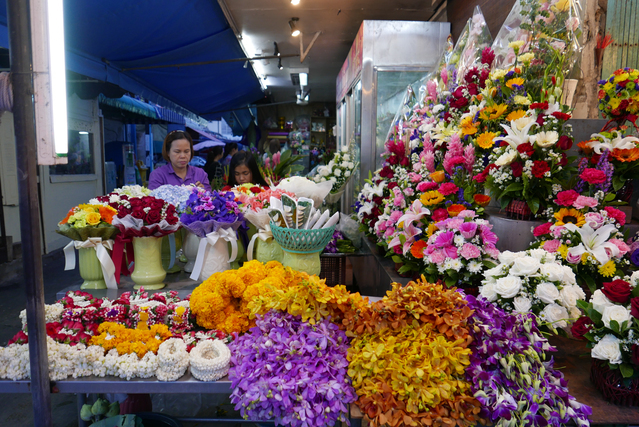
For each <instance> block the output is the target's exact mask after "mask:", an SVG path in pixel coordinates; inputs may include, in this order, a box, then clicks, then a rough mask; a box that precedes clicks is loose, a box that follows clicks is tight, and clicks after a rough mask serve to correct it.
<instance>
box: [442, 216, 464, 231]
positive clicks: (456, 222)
mask: <svg viewBox="0 0 639 427" xmlns="http://www.w3.org/2000/svg"><path fill="white" fill-rule="evenodd" d="M463 223H464V219H463V218H451V219H450V220H449V221H448V223H447V224H446V226H447V227H448V229H449V230H458V229H459V226H460V225H462V224H463Z"/></svg>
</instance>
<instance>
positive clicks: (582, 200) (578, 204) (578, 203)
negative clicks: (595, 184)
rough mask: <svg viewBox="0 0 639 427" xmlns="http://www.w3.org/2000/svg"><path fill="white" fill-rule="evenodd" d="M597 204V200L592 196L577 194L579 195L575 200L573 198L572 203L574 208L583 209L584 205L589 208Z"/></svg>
mask: <svg viewBox="0 0 639 427" xmlns="http://www.w3.org/2000/svg"><path fill="white" fill-rule="evenodd" d="M598 204H599V202H597V199H595V198H594V197H588V196H579V197H577V200H575V202H574V203H573V204H572V205H573V206H574V207H575V208H576V209H583V208H585V207H586V206H587V207H589V208H594V207H595V206H597V205H598Z"/></svg>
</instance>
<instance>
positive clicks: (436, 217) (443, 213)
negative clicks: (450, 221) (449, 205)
mask: <svg viewBox="0 0 639 427" xmlns="http://www.w3.org/2000/svg"><path fill="white" fill-rule="evenodd" d="M446 218H448V211H447V210H446V209H444V208H438V209H435V212H433V216H432V219H433V221H435V222H438V221H442V220H444V219H446Z"/></svg>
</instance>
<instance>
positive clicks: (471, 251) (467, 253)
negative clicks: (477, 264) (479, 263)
mask: <svg viewBox="0 0 639 427" xmlns="http://www.w3.org/2000/svg"><path fill="white" fill-rule="evenodd" d="M480 255H481V252H480V250H479V248H478V247H477V246H475V245H473V244H472V243H466V244H464V246H462V249H461V256H462V257H464V258H466V259H472V258H479V256H480Z"/></svg>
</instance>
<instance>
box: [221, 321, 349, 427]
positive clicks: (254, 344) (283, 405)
mask: <svg viewBox="0 0 639 427" xmlns="http://www.w3.org/2000/svg"><path fill="white" fill-rule="evenodd" d="M256 325H257V326H255V327H253V328H251V329H250V330H249V332H248V333H247V334H245V335H243V336H241V337H239V338H238V339H237V340H235V341H234V342H232V343H231V344H230V345H229V349H230V350H231V368H230V370H229V380H230V381H231V388H232V389H233V392H232V393H231V402H232V403H234V404H235V405H236V406H235V409H236V410H238V409H239V410H240V413H241V414H242V416H243V417H244V418H247V419H251V420H256V421H257V420H269V419H273V420H274V421H275V424H276V425H278V424H279V425H290V426H293V427H320V426H332V425H334V424H335V423H336V422H337V421H338V420H339V421H342V422H346V423H348V424H349V425H350V423H349V422H348V405H349V403H351V402H354V401H355V400H356V398H357V396H356V395H355V390H354V389H353V386H352V385H351V380H350V378H349V377H348V376H347V371H348V360H346V353H347V351H348V346H349V342H348V338H347V337H346V334H345V333H344V332H343V331H340V330H339V328H338V327H337V325H335V324H333V323H331V321H330V320H329V319H322V321H320V322H318V323H316V324H314V325H311V324H310V323H308V322H303V321H302V320H301V317H300V316H293V315H290V314H287V313H283V312H281V311H276V310H271V311H269V312H268V313H266V314H265V315H264V316H260V315H258V316H257V319H256Z"/></svg>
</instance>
